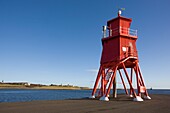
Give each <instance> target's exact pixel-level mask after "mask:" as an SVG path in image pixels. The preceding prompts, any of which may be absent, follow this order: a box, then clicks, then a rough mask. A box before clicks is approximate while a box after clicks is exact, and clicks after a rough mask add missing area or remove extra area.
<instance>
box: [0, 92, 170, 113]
mask: <svg viewBox="0 0 170 113" xmlns="http://www.w3.org/2000/svg"><path fill="white" fill-rule="evenodd" d="M150 96H151V98H152V100H145V101H143V102H133V101H132V98H130V97H127V96H126V95H118V98H117V99H111V100H110V101H109V102H103V101H99V100H97V99H94V100H91V99H79V100H57V101H31V102H14V103H0V113H170V95H150Z"/></svg>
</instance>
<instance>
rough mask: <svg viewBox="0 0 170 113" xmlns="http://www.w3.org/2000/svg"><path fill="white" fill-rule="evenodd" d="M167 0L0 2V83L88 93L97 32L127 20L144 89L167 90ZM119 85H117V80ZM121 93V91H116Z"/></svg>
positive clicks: (169, 77) (93, 72) (96, 54)
mask: <svg viewBox="0 0 170 113" xmlns="http://www.w3.org/2000/svg"><path fill="white" fill-rule="evenodd" d="M169 4H170V1H169V0H0V81H2V80H4V82H30V83H39V84H71V85H75V86H85V87H93V85H94V82H95V79H96V76H97V70H98V68H99V66H100V57H101V52H102V44H101V38H102V26H103V25H106V23H107V21H108V20H110V19H112V18H115V17H117V11H118V8H125V11H123V13H122V16H125V17H128V18H132V19H133V21H132V24H131V28H132V29H137V30H138V40H137V49H138V54H139V64H140V67H141V70H142V73H143V77H144V80H145V83H146V86H147V87H148V88H149V87H153V88H170V82H169V80H170V66H169V65H170V64H169V63H170V61H169V57H170V28H169V26H170V22H169V21H170V13H169V11H170V7H169ZM118 82H119V79H118ZM120 87H121V86H120Z"/></svg>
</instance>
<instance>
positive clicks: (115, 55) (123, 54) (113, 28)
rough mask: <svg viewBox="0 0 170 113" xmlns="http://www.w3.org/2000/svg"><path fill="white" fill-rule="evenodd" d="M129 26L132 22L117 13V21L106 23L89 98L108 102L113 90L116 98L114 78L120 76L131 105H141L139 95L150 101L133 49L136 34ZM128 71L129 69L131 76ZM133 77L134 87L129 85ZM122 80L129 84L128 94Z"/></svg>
mask: <svg viewBox="0 0 170 113" xmlns="http://www.w3.org/2000/svg"><path fill="white" fill-rule="evenodd" d="M131 22H132V19H130V18H126V17H123V16H121V10H119V12H118V17H116V18H114V19H112V20H109V21H108V22H107V26H103V38H102V46H103V50H102V56H101V61H100V68H99V71H98V75H97V78H96V81H95V85H94V88H93V92H92V98H95V97H96V96H98V97H100V100H104V101H109V94H110V90H111V88H112V86H113V93H114V94H116V92H115V91H116V74H117V73H119V75H120V78H121V80H122V84H123V87H124V90H125V92H126V94H127V95H128V94H129V95H130V96H132V97H134V99H133V100H134V101H143V99H142V95H141V94H142V93H143V94H144V97H143V98H144V99H151V98H150V97H149V96H148V93H147V89H146V87H145V84H144V80H143V77H142V73H141V70H140V67H139V60H138V52H137V48H136V40H137V38H138V37H137V30H132V29H130V25H131ZM127 69H130V72H129V71H127ZM122 71H123V72H124V74H123V73H122ZM133 73H135V74H133ZM123 75H124V77H123ZM134 75H135V76H134ZM133 76H134V77H135V78H136V79H135V80H136V86H134V84H132V81H133ZM124 79H127V81H128V84H129V87H130V91H129V92H128V90H127V88H126V85H125V83H124ZM99 84H100V85H99ZM98 87H99V88H98ZM135 88H136V89H137V91H136V90H135ZM98 89H99V90H98ZM114 97H116V95H114Z"/></svg>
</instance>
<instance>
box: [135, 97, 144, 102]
mask: <svg viewBox="0 0 170 113" xmlns="http://www.w3.org/2000/svg"><path fill="white" fill-rule="evenodd" d="M133 101H136V102H142V101H143V99H142V98H141V97H140V96H136V98H134V99H133Z"/></svg>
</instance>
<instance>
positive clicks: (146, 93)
mask: <svg viewBox="0 0 170 113" xmlns="http://www.w3.org/2000/svg"><path fill="white" fill-rule="evenodd" d="M137 68H138V70H139V76H140V78H141V82H142V84H143V86H144V87H145V83H144V80H143V78H142V73H141V71H140V67H139V64H137ZM145 88H146V87H145ZM144 98H145V99H148V100H150V99H151V97H149V95H148V91H147V89H146V90H145V97H144Z"/></svg>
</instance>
